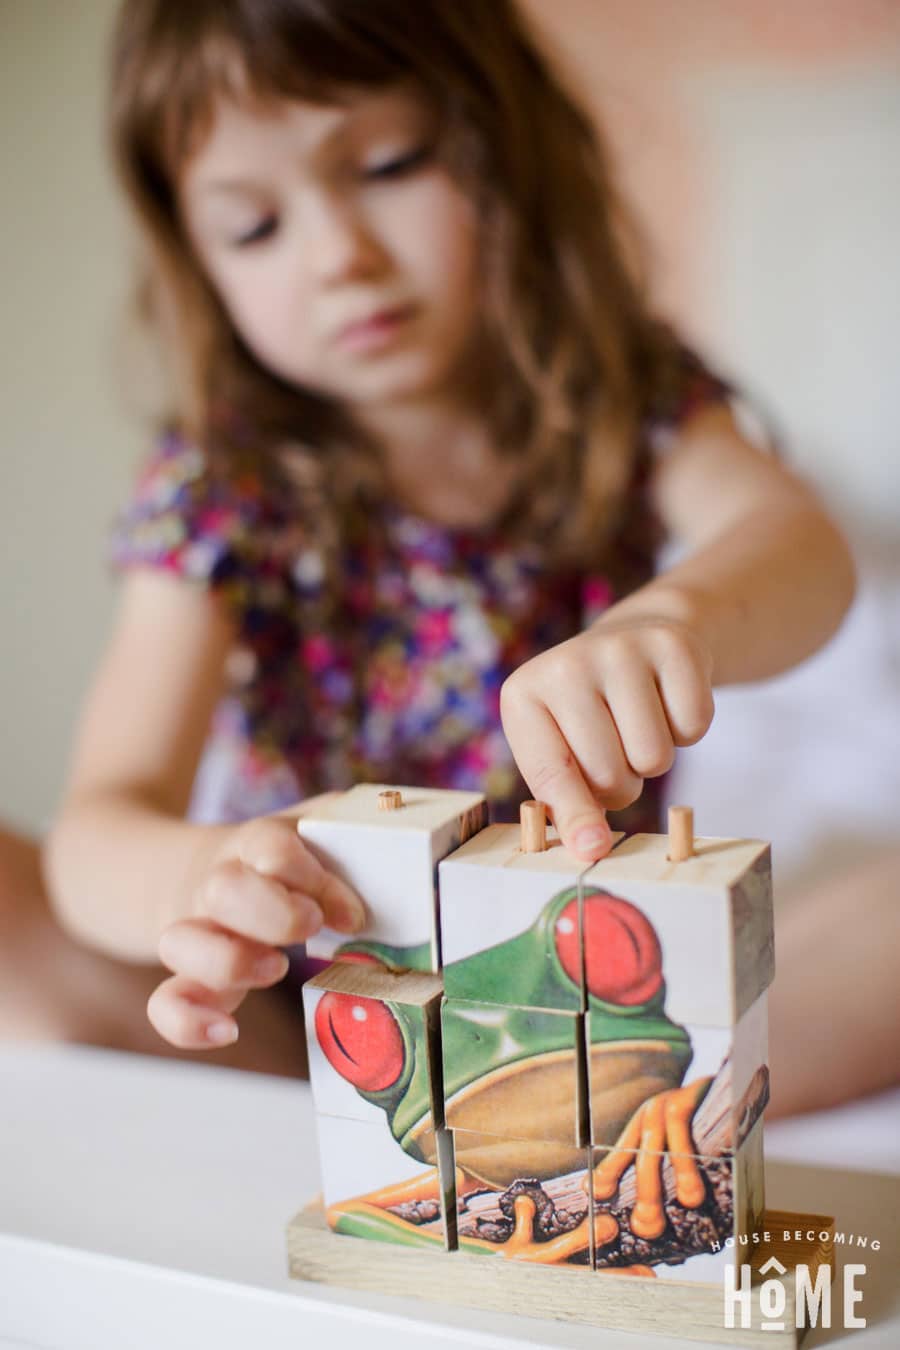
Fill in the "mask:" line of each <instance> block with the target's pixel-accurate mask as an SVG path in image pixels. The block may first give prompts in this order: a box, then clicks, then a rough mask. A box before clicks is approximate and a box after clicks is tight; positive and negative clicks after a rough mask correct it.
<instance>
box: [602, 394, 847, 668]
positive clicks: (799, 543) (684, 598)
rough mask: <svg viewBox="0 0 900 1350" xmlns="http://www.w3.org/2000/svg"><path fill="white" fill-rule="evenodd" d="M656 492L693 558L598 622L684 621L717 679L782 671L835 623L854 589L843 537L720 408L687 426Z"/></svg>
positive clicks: (671, 528)
mask: <svg viewBox="0 0 900 1350" xmlns="http://www.w3.org/2000/svg"><path fill="white" fill-rule="evenodd" d="M651 491H652V497H653V502H654V505H655V507H656V510H657V512H658V514H659V516H660V518H661V519H662V522H663V524H664V525H665V527H666V529H667V531H668V532H669V533H670V534H671V535H673V536H674V537H675V538H676V539H679V540H681V541H682V542H683V543H684V544H685V545H686V546H687V548H688V550H689V552H688V556H687V557H686V558H684V560H683V561H681V562H679V563H677V564H676V565H675V566H674V567H672V568H670V569H669V571H668V572H665V573H663V574H662V575H661V576H659V577H657V578H656V579H655V580H654V581H652V582H650V583H649V585H647V586H644V587H642V588H641V589H640V590H639V591H636V592H635V593H634V594H633V595H631V596H629V597H628V598H627V599H625V600H623V601H622V602H621V603H620V604H618V605H616V607H615V610H614V611H610V612H609V614H608V616H607V615H605V616H604V618H603V619H602V620H601V623H602V622H604V620H606V619H607V618H608V619H610V620H612V619H613V617H614V616H615V618H617V619H621V618H624V617H626V616H638V615H656V616H659V617H667V618H670V619H672V620H675V621H676V622H678V621H680V622H684V623H686V624H688V625H689V626H690V627H691V629H692V630H693V631H694V632H695V633H696V634H697V635H698V637H699V638H700V639H701V640H702V641H703V642H704V644H705V646H706V647H707V649H708V651H709V653H710V657H711V659H712V663H713V664H712V671H711V676H712V682H713V684H716V685H719V684H740V683H743V682H745V681H749V680H761V679H766V678H768V677H769V676H772V675H777V674H779V673H780V672H781V671H783V670H787V669H789V668H790V667H791V666H794V665H796V664H797V663H798V662H800V661H802V660H804V659H805V658H806V657H807V656H811V655H812V653H813V652H815V651H817V650H818V649H819V647H821V646H822V645H823V644H824V643H825V642H827V641H828V639H829V638H830V637H831V636H832V634H833V633H835V632H836V630H837V628H838V626H839V624H840V622H841V620H842V618H843V617H844V614H845V613H846V612H847V609H848V608H849V606H850V603H851V601H852V599H853V593H854V587H855V572H854V566H853V561H852V558H851V555H850V551H849V549H848V547H847V544H846V542H845V540H844V537H843V535H842V534H841V533H840V531H839V530H838V528H837V526H836V525H835V524H834V522H833V521H832V520H831V519H830V518H829V516H828V515H827V514H826V513H825V511H824V510H823V508H822V505H821V503H820V501H819V500H818V498H817V497H816V495H815V494H814V492H813V491H812V490H811V488H810V487H809V486H808V485H807V484H806V483H804V482H802V481H801V480H800V479H798V478H796V477H794V476H793V475H792V474H791V473H790V472H789V471H788V470H787V469H786V468H785V467H784V466H783V465H782V464H780V463H779V462H778V461H777V460H776V459H774V458H773V457H772V456H771V455H768V454H765V453H763V452H761V451H760V450H758V449H756V448H755V447H754V446H752V445H750V444H749V443H748V442H747V441H745V440H744V439H743V438H742V437H741V435H740V433H739V432H738V431H737V429H736V427H735V425H734V421H733V418H732V416H731V413H730V412H728V411H727V409H724V408H711V409H708V410H706V411H705V412H703V413H700V414H698V415H697V416H695V417H694V418H693V419H692V420H691V421H690V422H689V423H688V426H687V428H686V430H685V433H684V434H683V435H682V437H681V438H680V440H679V443H678V445H677V447H675V448H673V450H672V451H671V453H669V454H666V455H665V456H663V457H662V458H661V459H660V461H659V464H658V467H657V471H656V474H655V477H654V479H653V482H652V486H651Z"/></svg>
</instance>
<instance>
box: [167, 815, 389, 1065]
mask: <svg viewBox="0 0 900 1350" xmlns="http://www.w3.org/2000/svg"><path fill="white" fill-rule="evenodd" d="M192 910H193V913H192V917H190V918H187V919H181V920H179V921H178V922H176V923H173V924H171V925H170V927H168V928H167V929H165V931H164V932H163V934H162V937H161V938H160V943H159V955H160V959H161V961H162V963H163V965H165V966H167V967H168V968H169V970H171V971H173V972H174V974H173V975H172V976H171V978H170V979H167V980H164V981H163V983H162V984H161V985H159V987H158V988H157V989H155V990H154V992H153V994H152V995H151V997H150V1000H149V1002H148V1004H147V1015H148V1017H149V1018H150V1021H151V1022H152V1024H153V1026H154V1027H155V1028H156V1030H157V1031H158V1032H159V1034H160V1035H161V1036H162V1037H163V1039H164V1040H167V1041H170V1042H171V1044H172V1045H177V1046H179V1047H180V1048H181V1049H183V1050H202V1049H207V1050H209V1049H212V1048H213V1047H215V1046H222V1045H229V1044H230V1043H231V1042H232V1041H235V1040H237V1035H238V1026H237V1022H236V1021H235V1019H234V1017H233V1016H231V1014H232V1013H233V1012H234V1011H235V1009H236V1008H237V1007H238V1006H239V1005H240V1003H241V1002H242V1001H243V999H244V997H245V996H246V994H247V993H249V991H250V990H251V989H265V988H268V987H269V986H270V985H273V984H277V983H278V981H279V980H281V979H283V978H284V976H285V974H286V973H287V969H288V958H287V955H286V954H285V952H283V951H282V950H281V948H282V947H286V946H290V945H292V944H293V943H297V942H305V941H306V939H307V938H309V937H311V936H312V934H313V933H315V932H317V931H318V930H319V929H320V928H321V927H322V926H323V924H327V925H328V927H330V928H336V929H338V931H339V932H342V933H357V932H359V930H360V929H361V928H362V927H363V926H364V924H365V921H366V913H365V908H364V906H363V903H362V901H361V900H360V899H359V896H358V895H357V894H356V892H355V891H353V890H352V889H351V888H350V887H349V886H348V885H347V884H346V883H345V882H343V881H341V880H340V879H339V878H338V877H336V876H335V875H334V874H333V873H331V872H328V871H326V870H325V868H324V867H323V866H322V864H321V863H320V862H319V861H318V859H317V858H316V857H315V856H314V855H313V854H312V853H311V852H310V850H309V849H308V848H307V847H306V845H305V844H304V843H303V840H302V839H301V838H300V836H299V835H298V834H297V829H296V818H295V817H294V818H292V817H289V816H285V815H281V816H263V817H261V818H259V819H257V820H251V821H248V822H247V823H246V824H243V825H239V826H236V827H235V829H234V830H233V831H229V833H228V834H227V836H226V840H225V843H224V845H223V844H222V843H221V842H219V844H218V847H217V850H216V855H215V857H214V859H213V861H212V863H211V865H209V866H208V867H207V868H206V869H205V875H203V877H202V879H201V881H200V883H199V885H198V886H197V888H196V890H195V892H194V898H193V905H192Z"/></svg>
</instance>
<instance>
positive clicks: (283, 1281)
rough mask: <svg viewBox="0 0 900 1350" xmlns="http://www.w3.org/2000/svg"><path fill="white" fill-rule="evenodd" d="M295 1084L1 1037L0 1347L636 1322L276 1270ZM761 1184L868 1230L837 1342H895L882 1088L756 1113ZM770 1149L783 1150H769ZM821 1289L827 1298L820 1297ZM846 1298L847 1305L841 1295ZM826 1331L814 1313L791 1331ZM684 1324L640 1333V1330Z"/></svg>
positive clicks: (303, 1162)
mask: <svg viewBox="0 0 900 1350" xmlns="http://www.w3.org/2000/svg"><path fill="white" fill-rule="evenodd" d="M312 1114H313V1113H312V1102H311V1098H310V1094H309V1088H308V1086H307V1085H306V1084H303V1083H296V1082H288V1081H286V1080H283V1079H276V1078H269V1077H266V1076H264V1075H261V1074H246V1073H238V1072H235V1071H231V1070H225V1069H216V1068H211V1067H210V1066H209V1065H205V1064H203V1063H201V1062H198V1063H196V1064H183V1063H173V1062H167V1061H164V1060H154V1059H149V1058H142V1057H136V1056H128V1055H123V1054H117V1053H113V1052H111V1051H103V1050H93V1049H86V1048H83V1047H71V1046H70V1047H47V1048H28V1047H13V1046H7V1047H0V1350H19V1348H20V1347H23V1346H27V1347H31V1346H40V1347H47V1348H48V1350H150V1348H151V1347H153V1348H155V1347H157V1346H163V1345H164V1346H165V1347H166V1350H182V1347H184V1350H196V1348H197V1347H198V1346H201V1347H206V1346H210V1347H212V1346H215V1347H216V1350H232V1347H234V1350H237V1347H240V1348H241V1350H245V1347H247V1346H248V1345H249V1344H250V1342H251V1341H252V1342H253V1343H255V1344H259V1345H261V1346H264V1347H266V1350H282V1347H284V1350H287V1347H289V1346H290V1350H297V1347H298V1346H299V1345H304V1346H305V1345H307V1344H309V1345H316V1344H319V1343H325V1342H326V1339H327V1343H328V1344H329V1346H331V1345H334V1346H343V1345H345V1344H346V1345H348V1346H349V1345H350V1343H351V1340H352V1342H353V1343H354V1347H355V1350H361V1347H362V1344H363V1342H364V1343H365V1350H382V1347H384V1350H388V1347H390V1350H402V1348H403V1347H406V1346H409V1347H413V1346H415V1347H428V1348H429V1350H430V1347H436V1346H451V1345H453V1346H458V1345H465V1346H472V1347H489V1346H490V1347H494V1350H500V1348H501V1347H510V1350H511V1347H513V1346H515V1345H522V1344H523V1343H525V1344H530V1345H534V1346H548V1347H551V1346H552V1347H557V1346H563V1347H572V1350H582V1348H583V1350H587V1347H591V1350H606V1347H611V1346H618V1345H625V1346H633V1347H635V1350H636V1348H637V1346H638V1344H639V1340H638V1338H635V1337H633V1336H625V1335H623V1334H622V1333H616V1332H602V1331H597V1330H596V1329H595V1328H582V1327H577V1326H571V1325H563V1324H557V1323H550V1322H538V1321H534V1320H532V1319H528V1318H523V1317H511V1316H503V1315H500V1314H493V1313H485V1312H475V1311H472V1310H467V1309H458V1308H454V1307H452V1306H451V1305H450V1304H448V1305H446V1306H438V1305H428V1304H424V1303H418V1302H416V1301H415V1300H412V1299H409V1300H407V1299H398V1298H389V1297H387V1296H373V1295H363V1294H358V1293H352V1292H344V1291H340V1290H333V1289H324V1288H321V1289H320V1288H318V1287H316V1286H313V1285H310V1284H306V1283H302V1284H301V1283H297V1282H295V1281H291V1280H289V1279H288V1278H287V1275H286V1273H285V1272H286V1257H285V1225H286V1223H287V1221H288V1219H289V1218H290V1217H291V1216H292V1215H293V1214H294V1213H295V1212H296V1211H297V1210H298V1209H299V1208H300V1207H301V1206H302V1205H303V1204H305V1203H306V1201H307V1200H308V1199H309V1198H310V1197H311V1196H312V1195H313V1194H315V1193H316V1191H317V1190H318V1189H319V1181H318V1160H317V1156H316V1146H315V1132H314V1128H313V1118H312ZM766 1156H767V1167H766V1177H767V1187H766V1189H767V1197H766V1198H767V1203H768V1205H769V1206H770V1207H771V1208H782V1209H799V1210H806V1211H808V1212H815V1213H832V1214H835V1215H836V1216H837V1220H838V1228H839V1229H843V1230H844V1231H845V1232H846V1233H847V1234H850V1233H853V1234H861V1235H864V1236H866V1237H867V1238H868V1240H869V1241H871V1240H872V1239H873V1238H877V1239H878V1240H879V1241H880V1244H881V1245H880V1250H879V1251H878V1252H873V1251H871V1250H866V1251H863V1252H862V1253H860V1252H858V1251H856V1250H854V1252H853V1257H852V1259H853V1260H859V1261H865V1262H866V1264H867V1267H868V1270H867V1274H866V1277H865V1278H864V1280H862V1281H861V1283H860V1286H859V1287H860V1288H861V1289H862V1290H863V1295H864V1298H863V1303H862V1305H861V1311H862V1312H863V1313H864V1314H865V1315H867V1317H868V1322H869V1325H868V1326H867V1328H866V1330H865V1331H863V1332H854V1333H845V1332H843V1331H836V1330H833V1331H832V1332H831V1338H835V1337H839V1338H845V1337H846V1336H849V1335H853V1336H854V1337H855V1339H854V1342H853V1344H854V1346H855V1345H859V1346H860V1347H861V1350H863V1347H864V1348H865V1350H871V1348H872V1347H876V1346H879V1347H885V1348H887V1347H891V1350H895V1347H896V1346H897V1345H898V1344H900V1289H898V1280H897V1269H898V1253H900V1219H898V1216H900V1091H898V1092H894V1093H890V1094H885V1095H884V1096H882V1097H879V1098H875V1099H870V1100H869V1101H867V1102H863V1103H857V1104H855V1105H854V1106H852V1107H848V1108H843V1109H842V1110H839V1111H833V1112H828V1113H823V1114H821V1115H818V1116H810V1117H806V1118H803V1119H799V1120H795V1121H787V1122H782V1123H774V1124H772V1125H771V1126H768V1127H767V1130H766ZM779 1160H781V1161H779ZM838 1306H839V1305H838ZM857 1311H860V1309H859V1308H858V1309H857ZM828 1339H830V1338H829V1336H828V1333H826V1332H824V1331H822V1330H818V1331H815V1332H813V1333H811V1335H810V1336H809V1338H808V1339H807V1341H806V1343H805V1344H806V1345H807V1346H809V1347H814V1346H816V1345H819V1344H821V1343H824V1342H825V1340H828ZM676 1344H677V1345H685V1344H688V1343H687V1342H681V1341H678V1342H676V1341H674V1340H670V1339H667V1338H655V1339H654V1341H653V1345H654V1346H655V1347H656V1350H666V1347H672V1346H675V1345H676Z"/></svg>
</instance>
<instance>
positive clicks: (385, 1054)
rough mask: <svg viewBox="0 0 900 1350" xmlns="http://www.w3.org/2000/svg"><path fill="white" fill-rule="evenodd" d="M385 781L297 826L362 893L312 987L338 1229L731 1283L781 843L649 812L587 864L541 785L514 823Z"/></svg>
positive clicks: (745, 1222)
mask: <svg viewBox="0 0 900 1350" xmlns="http://www.w3.org/2000/svg"><path fill="white" fill-rule="evenodd" d="M389 791H391V789H386V788H371V789H366V790H365V792H363V791H362V790H361V789H355V790H354V791H353V792H350V793H347V794H346V797H345V799H344V801H343V803H340V802H339V803H338V804H337V805H335V804H330V805H329V809H328V811H327V818H326V819H323V820H321V821H316V820H312V821H310V819H309V818H308V817H307V818H304V819H303V820H302V821H301V822H300V824H299V825H298V829H300V832H301V833H302V835H303V837H304V838H307V839H312V841H313V842H314V843H315V846H316V848H317V850H319V851H321V855H322V856H323V860H326V861H329V862H331V861H332V860H333V861H334V862H335V863H339V870H340V871H341V873H342V875H344V876H346V877H347V878H348V879H349V880H350V881H351V883H352V884H354V885H355V886H356V888H357V890H358V891H359V893H360V894H361V896H362V898H363V899H364V901H365V902H366V904H367V906H368V907H369V909H370V912H371V914H372V916H373V922H372V926H371V930H370V931H368V932H367V933H365V934H363V935H362V936H361V937H359V938H357V939H354V940H353V941H352V942H346V941H344V942H341V941H340V940H339V939H336V940H335V941H334V942H331V941H330V940H329V942H328V943H327V944H324V945H327V946H330V947H331V951H330V952H329V954H334V955H336V956H337V957H339V958H350V960H347V961H345V962H344V963H343V964H342V965H339V966H332V967H330V968H329V970H327V971H325V972H324V973H323V974H322V975H320V976H317V977H316V979H314V980H313V981H311V982H310V983H309V984H308V985H307V987H306V990H305V995H304V997H305V1003H306V1012H307V1027H308V1035H309V1037H310V1072H311V1079H312V1086H313V1091H314V1095H315V1101H316V1109H317V1112H318V1113H319V1115H320V1117H321V1118H322V1124H323V1128H322V1129H321V1130H320V1134H321V1135H322V1139H323V1143H322V1164H323V1175H324V1177H325V1186H326V1193H325V1202H326V1207H327V1214H328V1219H329V1222H330V1223H331V1225H332V1227H333V1228H335V1230H336V1231H337V1232H339V1233H343V1234H353V1235H357V1236H359V1235H362V1234H365V1235H366V1236H369V1237H375V1238H379V1239H381V1240H382V1241H388V1242H391V1243H394V1244H396V1245H402V1246H403V1247H405V1248H416V1247H417V1246H421V1247H423V1248H427V1249H436V1248H439V1247H444V1246H448V1247H450V1249H451V1251H450V1253H449V1254H448V1253H444V1256H443V1259H444V1260H450V1258H451V1256H452V1255H453V1253H454V1252H457V1253H469V1254H475V1255H494V1256H497V1257H500V1258H501V1261H500V1263H499V1265H500V1266H503V1265H504V1264H505V1261H504V1260H503V1259H502V1258H512V1259H513V1261H514V1262H515V1264H516V1265H519V1264H522V1263H524V1264H531V1265H533V1266H535V1267H541V1268H542V1269H543V1270H544V1271H545V1272H546V1274H544V1275H542V1276H540V1278H541V1279H546V1278H550V1277H551V1276H552V1273H553V1272H554V1271H558V1270H560V1269H562V1268H565V1269H566V1270H574V1269H575V1268H580V1270H581V1271H582V1272H588V1273H589V1272H590V1271H591V1270H594V1271H595V1272H598V1273H603V1274H604V1275H605V1277H606V1278H607V1279H608V1278H610V1277H611V1273H613V1272H618V1274H619V1275H621V1274H622V1273H623V1272H626V1271H627V1272H630V1273H633V1274H637V1275H641V1276H648V1275H649V1276H651V1277H655V1280H657V1281H658V1280H664V1281H669V1282H671V1281H676V1282H678V1283H679V1284H682V1285H685V1286H686V1287H687V1288H688V1289H689V1290H690V1291H692V1293H691V1295H690V1296H691V1297H696V1298H699V1296H700V1295H699V1292H698V1291H700V1290H708V1289H710V1288H712V1287H715V1288H716V1289H717V1290H718V1291H721V1289H722V1279H723V1268H724V1265H725V1264H726V1263H727V1262H729V1261H733V1260H734V1259H735V1252H736V1251H738V1250H739V1247H738V1244H736V1243H735V1242H733V1241H727V1239H733V1238H737V1237H738V1236H739V1235H740V1234H741V1233H745V1232H750V1231H754V1230H755V1228H757V1227H758V1221H759V1217H760V1215H761V1214H762V1212H763V1207H764V1184H763V1181H764V1178H763V1151H762V1133H763V1124H762V1116H763V1112H764V1109H765V1105H766V1102H767V1100H768V1071H767V1067H766V1058H767V1009H766V1004H767V997H766V989H767V987H768V985H769V983H770V982H771V979H772V975H773V955H772V953H773V942H772V898H771V872H770V863H769V850H768V847H767V846H766V845H765V844H763V843H760V842H756V841H752V840H730V839H721V840H711V839H699V840H693V838H692V836H691V835H689V836H688V839H687V843H686V844H685V842H684V840H683V839H682V840H681V841H680V842H676V841H675V836H674V834H673V836H672V838H671V839H670V838H669V837H667V836H662V835H659V836H657V835H636V836H633V837H632V838H630V839H625V840H621V838H620V839H618V840H617V841H616V844H615V847H614V848H613V851H612V852H611V853H610V855H609V856H608V857H607V858H605V859H603V861H602V862H600V863H597V864H594V865H593V866H586V865H585V864H583V863H581V862H580V861H579V860H578V859H576V858H574V857H573V856H572V855H570V854H568V853H567V851H566V850H565V849H564V848H563V846H562V844H561V843H560V842H559V840H558V839H557V838H556V837H555V836H554V835H553V834H552V832H551V833H550V835H549V837H547V838H545V831H544V829H543V819H544V816H543V809H542V808H539V813H540V819H539V821H538V824H539V826H540V828H539V829H538V830H537V834H535V813H534V808H533V807H532V811H531V815H530V816H529V818H528V823H529V833H527V834H526V833H522V834H520V832H519V830H518V828H517V827H514V826H504V825H493V826H486V825H485V815H484V811H483V802H482V801H481V799H480V798H476V797H475V796H474V795H472V796H468V795H467V794H460V793H445V794H442V793H439V792H433V793H430V794H419V792H418V790H416V789H411V788H403V789H399V790H395V791H398V792H399V793H400V794H401V800H402V801H403V802H404V803H408V805H407V806H404V807H403V808H402V810H396V809H395V810H388V811H380V810H377V808H376V807H375V806H374V803H375V802H376V800H377V797H378V794H379V793H381V794H384V793H385V792H389ZM403 810H409V811H410V812H411V813H413V815H415V823H414V824H413V823H412V816H411V817H410V818H409V819H410V822H411V823H409V824H405V823H403V821H402V812H403ZM376 812H377V814H376ZM373 818H374V819H375V823H374V824H373ZM523 819H524V817H523ZM412 839H415V841H416V842H415V844H412V843H411V842H410V841H411V840H412ZM535 840H536V842H535ZM530 849H536V850H538V851H529V850H530ZM679 850H681V852H680V854H679ZM670 853H671V854H672V855H673V857H679V858H680V860H679V861H671V860H670V857H669V855H670ZM407 870H408V871H409V876H407V875H406V872H407ZM435 875H436V877H437V886H436V887H435V884H434V878H435ZM440 955H442V957H443V968H442V970H440V971H437V970H436V971H435V973H434V974H430V975H421V974H415V973H406V974H403V973H401V972H403V971H409V970H410V968H414V967H418V968H420V969H421V968H422V967H426V966H427V965H429V964H430V963H435V962H436V960H437V958H438V956H440ZM338 1121H339V1122H340V1125H339V1126H338V1125H336V1122H338ZM379 1131H380V1136H381V1138H382V1139H383V1140H384V1141H387V1142H385V1143H384V1145H383V1146H382V1144H380V1143H377V1142H376V1139H377V1137H378V1136H379ZM342 1156H343V1157H344V1158H345V1159H346V1162H345V1163H342V1161H341V1158H342ZM363 1156H366V1157H367V1158H371V1159H372V1166H371V1167H369V1168H368V1170H366V1169H365V1168H363V1167H362V1166H361V1159H362V1157H363ZM314 1228H315V1225H312V1226H311V1225H310V1224H309V1223H305V1224H303V1225H302V1232H303V1235H304V1241H306V1240H307V1239H309V1240H311V1237H310V1235H311V1234H312V1232H313V1231H314ZM298 1231H299V1230H298ZM357 1259H358V1260H363V1259H364V1258H363V1257H362V1256H359V1257H358V1258H357ZM474 1264H475V1265H476V1266H477V1267H478V1268H479V1269H481V1268H482V1267H483V1263H482V1262H476V1263H474ZM490 1264H491V1266H492V1267H493V1265H494V1263H490ZM466 1265H467V1266H468V1265H469V1263H468V1262H467V1263H466ZM461 1278H463V1279H464V1278H465V1277H461ZM351 1282H352V1283H359V1282H358V1281H351ZM652 1282H653V1281H647V1280H644V1279H642V1280H641V1284H642V1285H646V1284H649V1283H652ZM461 1301H465V1300H464V1299H461ZM539 1302H540V1300H538V1303H539ZM479 1306H481V1305H479ZM484 1306H489V1305H488V1304H485V1305H484ZM648 1307H649V1303H648ZM651 1321H652V1319H651ZM613 1324H614V1323H613ZM656 1329H659V1330H665V1329H666V1328H665V1327H657V1328H656ZM678 1329H679V1330H681V1327H679V1328H678Z"/></svg>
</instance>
